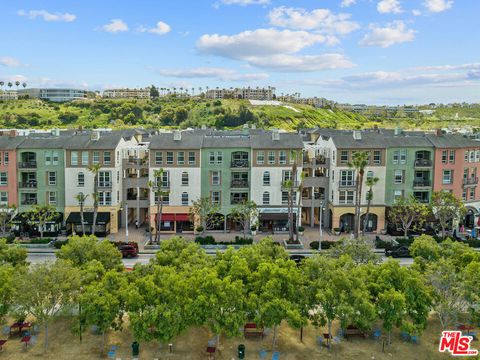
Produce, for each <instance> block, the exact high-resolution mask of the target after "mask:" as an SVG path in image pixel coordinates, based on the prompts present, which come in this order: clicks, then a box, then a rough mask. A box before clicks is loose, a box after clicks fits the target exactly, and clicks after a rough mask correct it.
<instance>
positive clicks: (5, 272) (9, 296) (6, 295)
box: [0, 264, 18, 324]
mask: <svg viewBox="0 0 480 360" xmlns="http://www.w3.org/2000/svg"><path fill="white" fill-rule="evenodd" d="M14 271H15V269H14V268H13V267H12V266H10V265H5V264H3V265H2V266H0V323H2V324H3V323H4V321H5V316H6V315H7V314H8V313H9V312H10V309H11V306H12V305H14V303H15V299H14V297H13V295H14V282H13V281H14V279H13V276H14ZM17 271H18V269H17Z"/></svg>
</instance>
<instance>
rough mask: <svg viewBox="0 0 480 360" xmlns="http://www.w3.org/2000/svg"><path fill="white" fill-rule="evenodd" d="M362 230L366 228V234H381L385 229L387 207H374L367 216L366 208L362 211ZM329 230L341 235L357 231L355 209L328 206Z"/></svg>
mask: <svg viewBox="0 0 480 360" xmlns="http://www.w3.org/2000/svg"><path fill="white" fill-rule="evenodd" d="M360 214H361V215H360V226H361V227H360V230H363V228H364V227H365V225H366V227H365V229H366V232H369V233H379V232H380V231H382V230H383V229H385V225H386V224H385V206H372V207H370V211H369V213H368V217H367V214H366V207H365V206H362V208H361V211H360ZM328 218H329V224H328V225H329V226H328V228H330V229H332V230H333V231H340V232H341V233H350V232H352V231H353V230H354V229H355V207H353V206H333V205H331V204H330V205H329V206H328Z"/></svg>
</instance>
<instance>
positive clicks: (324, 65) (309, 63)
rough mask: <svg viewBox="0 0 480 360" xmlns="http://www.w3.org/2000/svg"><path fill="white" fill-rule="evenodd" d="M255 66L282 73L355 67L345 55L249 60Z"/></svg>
mask: <svg viewBox="0 0 480 360" xmlns="http://www.w3.org/2000/svg"><path fill="white" fill-rule="evenodd" d="M247 61H249V63H250V64H251V65H253V66H256V67H259V68H265V69H269V70H273V71H282V72H309V71H321V70H334V69H346V68H351V67H354V66H355V64H353V63H352V62H351V61H350V60H349V59H348V58H347V57H346V56H345V55H343V54H320V55H285V54H282V55H272V56H267V57H253V58H250V59H247Z"/></svg>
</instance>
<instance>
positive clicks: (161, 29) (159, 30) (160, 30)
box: [138, 21, 172, 35]
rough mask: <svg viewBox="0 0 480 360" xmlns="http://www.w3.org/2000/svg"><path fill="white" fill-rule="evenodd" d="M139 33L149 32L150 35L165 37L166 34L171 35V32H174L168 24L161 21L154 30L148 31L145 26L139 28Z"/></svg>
mask: <svg viewBox="0 0 480 360" xmlns="http://www.w3.org/2000/svg"><path fill="white" fill-rule="evenodd" d="M138 31H139V32H149V33H152V34H157V35H165V34H167V33H169V32H170V31H172V28H171V27H170V25H168V24H167V23H164V22H163V21H159V22H157V25H156V26H155V27H154V28H151V29H148V28H146V27H144V26H140V27H139V28H138Z"/></svg>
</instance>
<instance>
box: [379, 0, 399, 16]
mask: <svg viewBox="0 0 480 360" xmlns="http://www.w3.org/2000/svg"><path fill="white" fill-rule="evenodd" d="M377 10H378V12H379V13H381V14H390V13H391V14H399V13H401V12H402V7H401V6H400V1H399V0H381V1H379V2H378V4H377Z"/></svg>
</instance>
